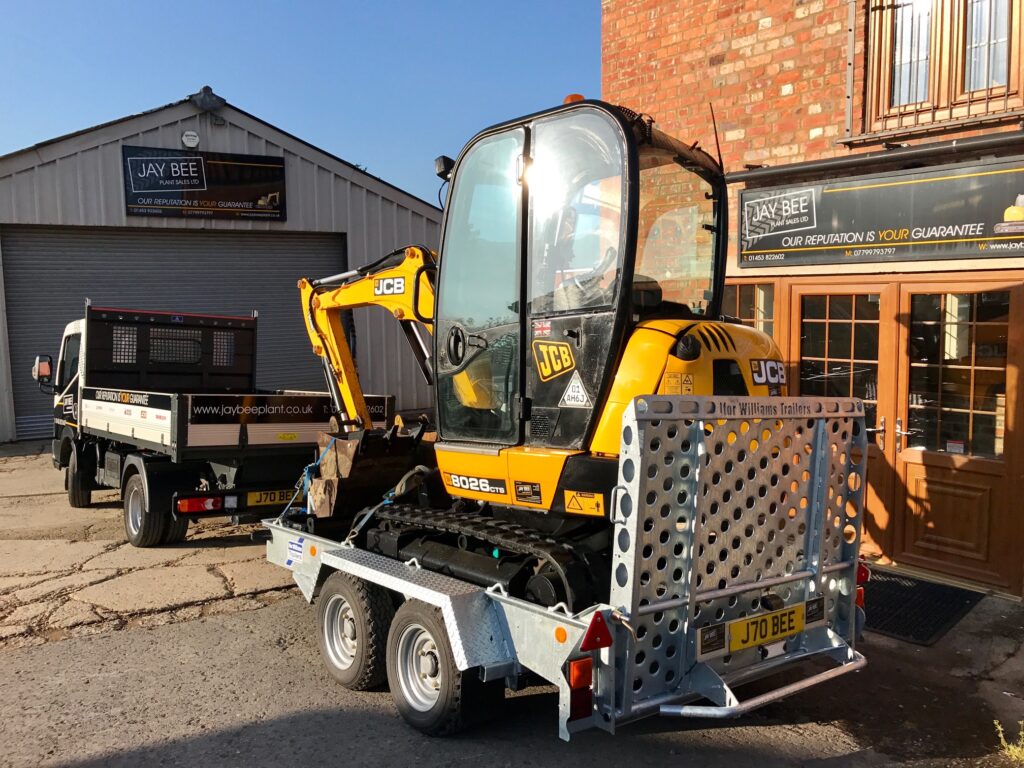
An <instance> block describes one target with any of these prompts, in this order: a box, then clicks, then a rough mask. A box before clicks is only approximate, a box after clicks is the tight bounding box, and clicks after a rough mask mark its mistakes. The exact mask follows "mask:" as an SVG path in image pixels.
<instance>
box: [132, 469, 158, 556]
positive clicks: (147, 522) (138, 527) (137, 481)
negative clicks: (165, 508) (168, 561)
mask: <svg viewBox="0 0 1024 768" xmlns="http://www.w3.org/2000/svg"><path fill="white" fill-rule="evenodd" d="M166 528H167V520H166V518H165V517H164V516H163V515H157V514H154V513H153V512H151V511H150V509H149V505H148V504H147V503H146V484H145V483H144V482H143V480H142V476H141V475H132V476H131V477H130V478H128V482H127V483H125V486H124V532H125V533H126V534H127V536H128V541H129V542H131V544H132V545H133V546H136V547H152V546H155V545H156V544H159V543H160V541H161V539H163V536H164V530H165V529H166Z"/></svg>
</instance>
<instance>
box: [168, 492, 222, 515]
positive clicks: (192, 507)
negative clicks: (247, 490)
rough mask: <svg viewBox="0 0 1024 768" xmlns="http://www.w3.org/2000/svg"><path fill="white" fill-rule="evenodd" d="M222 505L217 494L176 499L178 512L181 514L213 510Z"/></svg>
mask: <svg viewBox="0 0 1024 768" xmlns="http://www.w3.org/2000/svg"><path fill="white" fill-rule="evenodd" d="M223 506H224V502H223V501H222V500H221V498H220V497H219V496H199V497H193V498H190V499H178V512H181V513H183V514H186V515H188V514H196V513H200V512H215V511H217V510H219V509H221V508H222V507H223Z"/></svg>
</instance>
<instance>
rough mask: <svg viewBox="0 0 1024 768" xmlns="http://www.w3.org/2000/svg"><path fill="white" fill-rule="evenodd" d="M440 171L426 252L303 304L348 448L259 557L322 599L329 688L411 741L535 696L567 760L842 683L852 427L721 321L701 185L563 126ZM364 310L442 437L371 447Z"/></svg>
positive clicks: (572, 110) (631, 144)
mask: <svg viewBox="0 0 1024 768" xmlns="http://www.w3.org/2000/svg"><path fill="white" fill-rule="evenodd" d="M436 167H437V171H438V175H439V176H441V178H442V179H444V180H445V181H447V182H449V191H448V198H447V205H446V209H445V213H444V221H443V226H442V237H441V246H440V250H439V253H438V254H436V255H435V254H434V253H433V252H432V251H431V250H430V249H429V248H426V247H422V246H411V247H408V248H404V249H400V250H398V251H395V252H394V253H391V254H389V255H388V256H386V257H384V258H383V259H381V260H380V261H378V262H376V263H374V264H370V265H368V266H366V267H363V268H360V269H356V270H352V271H350V272H346V273H343V274H340V275H333V276H330V277H326V278H321V279H303V280H301V281H300V282H299V289H300V294H301V302H302V310H303V313H304V315H305V318H306V325H307V330H308V333H309V337H310V341H311V343H312V345H313V349H314V351H315V353H316V354H317V355H318V356H319V357H320V358H321V360H322V362H323V366H324V370H325V373H326V378H327V382H328V385H329V388H330V390H331V394H332V398H333V401H334V405H335V410H336V424H335V426H336V427H337V431H336V432H335V433H334V434H333V435H331V436H330V437H329V438H325V442H324V444H323V445H324V448H325V451H324V453H323V454H322V456H321V459H320V461H319V462H318V465H317V466H316V467H315V468H313V469H312V470H310V471H309V472H307V480H309V481H311V483H312V486H313V489H312V490H315V489H316V487H317V486H318V484H319V485H322V484H323V483H325V482H332V483H334V484H335V487H334V489H333V491H332V492H331V493H330V494H323V493H311V494H310V499H311V503H310V504H308V505H307V506H306V507H303V508H294V507H293V508H290V509H289V510H287V511H286V512H285V514H284V515H283V516H282V517H281V518H280V519H279V520H277V521H275V522H268V524H267V526H268V528H269V529H270V541H269V543H268V552H269V557H270V559H271V560H272V561H274V562H277V563H279V564H281V565H284V566H286V567H289V568H291V569H292V570H293V572H294V576H295V579H296V581H297V582H298V584H299V585H300V587H302V589H303V592H304V593H305V594H306V596H307V598H310V599H314V598H315V599H316V600H317V602H318V604H319V610H318V618H319V638H320V645H321V650H322V652H323V656H324V659H325V661H326V662H327V665H328V668H329V669H330V670H331V672H332V674H333V675H334V676H335V677H336V678H337V679H338V680H340V681H341V682H342V683H343V684H345V685H347V686H348V687H351V688H356V689H361V688H367V687H371V686H374V685H377V684H379V683H381V682H382V681H383V678H384V676H385V672H386V674H387V677H388V680H389V682H390V685H391V690H392V692H393V694H394V695H395V698H396V701H397V703H398V707H399V710H400V711H401V713H402V714H403V716H405V717H406V719H407V720H409V722H410V723H412V724H413V725H414V726H416V727H418V728H420V729H421V730H423V731H425V732H428V733H449V732H452V731H454V730H455V729H457V728H458V727H459V726H460V725H461V724H462V723H463V722H465V721H466V720H467V719H468V718H469V715H470V714H471V713H474V712H478V711H480V708H479V707H477V706H475V705H474V704H473V703H472V702H473V701H474V700H475V699H474V698H473V697H474V696H476V695H478V694H479V692H480V691H484V692H490V693H489V695H498V696H499V697H500V693H501V692H503V691H504V688H505V687H506V686H508V687H515V686H517V685H521V684H526V683H528V682H530V681H533V680H536V679H537V677H538V676H539V677H540V678H542V679H544V680H547V681H548V682H552V683H555V684H556V685H558V686H559V689H560V692H561V694H562V695H561V696H560V713H561V717H560V732H561V734H562V736H563V737H564V738H568V734H569V733H570V732H571V731H574V730H579V729H581V728H584V727H587V726H600V727H604V728H607V729H609V730H611V729H613V728H614V725H615V724H616V723H617V722H624V721H627V720H631V719H635V718H637V717H640V716H642V715H644V714H654V713H657V712H658V711H661V712H662V713H663V714H684V715H685V714H705V715H711V716H723V715H730V714H738V713H740V712H742V711H746V710H748V709H750V708H753V707H754V706H758V705H759V704H760V703H764V701H768V700H771V699H772V698H777V697H778V696H782V695H785V694H786V693H789V692H792V690H797V689H798V688H799V687H802V686H803V685H809V684H811V683H813V682H816V681H817V680H818V679H823V678H821V675H827V676H834V675H835V674H838V673H841V672H845V671H849V670H850V669H854V668H857V667H859V666H860V665H861V664H862V663H863V659H862V657H860V656H859V655H858V654H856V653H855V652H854V651H853V650H852V639H853V638H852V630H851V627H852V619H851V612H852V611H853V605H852V602H851V601H852V600H853V597H852V593H853V591H854V589H855V581H854V579H855V576H854V573H855V570H856V550H857V544H858V541H859V517H860V515H859V505H860V503H861V495H862V490H861V488H862V485H861V484H862V480H863V473H864V464H863V453H864V431H863V410H862V406H861V405H860V403H859V401H853V400H831V399H825V398H816V399H797V398H788V397H785V395H786V374H785V367H784V365H783V363H782V358H781V355H780V353H779V350H778V348H777V347H776V345H775V344H774V343H773V341H772V339H771V338H770V337H768V336H767V335H765V334H764V333H761V332H759V331H757V330H754V329H752V328H749V327H747V326H744V325H742V324H741V323H739V322H738V321H737V320H734V319H731V318H728V317H725V316H723V314H722V301H721V300H722V294H723V280H724V273H725V258H726V252H727V237H726V233H727V216H726V214H727V210H728V202H727V193H726V187H725V182H724V177H723V173H722V169H721V167H720V166H719V164H718V163H717V162H716V161H715V160H714V159H713V158H712V157H711V156H710V155H708V154H707V153H705V152H704V151H703V150H701V149H700V148H698V146H697V144H687V143H684V142H681V141H678V140H676V139H674V138H671V137H670V136H667V135H666V134H664V133H662V132H661V131H659V130H658V129H656V128H655V127H654V124H653V120H652V119H650V118H649V117H646V116H643V115H639V114H636V113H634V112H632V111H630V110H628V109H624V108H621V107H616V106H612V105H609V104H606V103H604V102H600V101H592V100H579V101H575V102H571V103H567V104H565V105H563V106H561V107H558V108H555V109H552V110H548V111H545V112H541V113H537V114H533V115H529V116H527V117H523V118H520V119H517V120H513V121H510V122H507V123H503V124H500V125H497V126H495V127H492V128H490V129H487V130H485V131H483V132H482V133H480V134H479V135H477V136H476V137H475V138H473V139H472V140H471V141H470V142H469V144H467V146H466V147H465V148H464V149H463V151H462V153H461V154H460V155H459V157H458V159H457V160H454V161H453V160H451V159H450V158H446V157H441V158H438V160H437V161H436ZM366 306H376V307H381V308H383V309H385V310H387V311H388V312H390V313H391V314H392V315H393V317H394V318H395V319H396V320H397V322H398V323H399V324H400V325H401V327H402V329H403V330H404V331H405V334H406V336H407V338H408V339H409V341H410V343H411V347H412V350H413V353H414V355H415V356H416V359H417V360H418V362H419V364H420V366H421V368H422V373H423V375H424V376H425V377H426V379H427V381H428V382H429V383H430V384H432V385H433V391H434V394H435V410H434V419H435V423H432V424H431V425H429V426H428V425H427V423H426V421H425V420H424V421H423V422H421V423H415V424H399V425H397V426H394V427H392V428H390V429H386V430H381V429H377V430H375V429H372V428H371V419H370V414H369V412H368V411H367V407H366V403H365V401H364V397H363V393H362V390H361V387H360V384H359V378H358V375H357V371H356V367H355V364H354V362H353V356H352V353H351V349H350V346H349V341H348V339H347V336H346V322H345V313H346V312H347V311H348V310H352V309H355V308H359V307H366ZM328 465H330V466H331V467H332V469H331V470H330V471H325V467H326V466H328ZM317 499H319V500H320V502H319V503H320V507H319V508H317V507H316V503H315V500H317ZM324 499H328V500H329V503H327V504H325V503H324V501H323V500H324ZM324 507H327V508H324ZM385 636H387V637H388V640H387V643H386V647H385V643H384V641H383V638H384V637H385ZM814 654H825V655H827V656H830V657H832V658H833V660H834V661H836V662H837V666H836V667H834V668H833V669H830V670H828V671H827V672H825V673H819V675H818V676H814V677H811V678H808V679H807V680H805V681H803V683H801V684H795V685H796V687H794V685H790V686H788V687H787V688H786V689H779V690H778V691H776V692H775V693H776V694H777V695H776V696H774V697H773V696H772V695H764V696H762V697H760V699H763V701H748V702H742V703H741V702H739V701H738V699H736V698H735V696H734V695H733V693H732V691H731V689H730V688H729V685H728V684H727V679H736V680H742V679H747V678H749V677H753V676H757V675H761V674H764V673H765V672H767V671H769V670H771V669H774V668H776V667H778V666H779V665H781V664H783V663H785V662H792V661H795V660H798V659H802V658H805V657H807V656H810V655H814ZM495 692H497V693H496V694H495ZM702 696H703V697H707V698H709V699H711V701H712V702H713V705H711V706H706V707H700V706H698V707H692V706H684V705H683V704H681V703H680V702H685V701H687V700H692V699H695V698H700V697H702ZM672 707H675V710H678V711H675V710H673V709H672Z"/></svg>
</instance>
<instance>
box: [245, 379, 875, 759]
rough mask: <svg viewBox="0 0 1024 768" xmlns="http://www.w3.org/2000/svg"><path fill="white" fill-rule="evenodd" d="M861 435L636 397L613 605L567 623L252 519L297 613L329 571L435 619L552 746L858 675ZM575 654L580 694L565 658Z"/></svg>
mask: <svg viewBox="0 0 1024 768" xmlns="http://www.w3.org/2000/svg"><path fill="white" fill-rule="evenodd" d="M866 437H867V435H866V432H865V428H864V408H863V405H862V403H861V402H860V401H859V400H856V399H840V398H739V397H685V396H648V397H642V398H637V399H636V400H635V401H634V402H633V404H632V407H631V408H629V409H627V412H626V414H625V415H624V417H623V424H622V441H621V452H620V458H619V485H618V486H617V487H616V489H615V493H614V496H613V502H614V503H613V505H612V507H613V511H612V514H613V516H614V517H613V520H612V522H613V524H614V527H615V531H614V553H613V569H612V584H611V591H610V601H609V602H610V604H609V605H595V606H592V607H591V608H588V609H587V610H585V611H582V612H580V613H577V614H576V615H569V614H568V612H566V611H564V610H562V609H560V608H559V607H558V606H556V607H555V608H545V607H542V606H539V605H536V604H534V603H530V602H526V601H524V600H521V599H517V598H513V597H510V596H508V595H506V594H503V593H502V591H501V590H500V589H496V588H490V589H484V588H481V587H479V586H476V585H473V584H469V583H466V582H464V581H460V580H457V579H453V578H450V577H448V576H444V575H440V574H437V573H432V572H429V571H426V570H424V569H422V568H420V567H419V564H418V563H416V562H415V561H410V562H409V563H401V562H398V561H396V560H392V559H389V558H386V557H383V556H381V555H377V554H374V553H370V552H366V551H362V550H359V549H356V548H354V547H352V546H351V545H346V544H343V543H340V542H337V541H332V540H329V539H326V538H323V537H318V536H311V535H307V534H303V533H300V532H297V531H295V530H293V529H292V528H289V527H287V526H285V525H283V524H281V523H280V522H278V521H267V522H266V523H265V525H266V526H267V527H268V528H269V529H270V531H271V534H272V538H271V540H270V541H269V542H268V544H267V547H268V558H269V559H270V560H271V561H272V562H274V563H277V564H279V565H282V566H285V567H288V568H290V569H291V570H292V571H293V574H294V578H295V581H296V583H297V584H298V585H299V587H300V589H301V590H302V592H303V594H304V595H305V596H306V598H307V599H309V600H312V599H313V598H314V597H315V595H316V593H317V590H318V589H319V585H321V584H322V583H323V581H324V579H325V578H326V577H327V575H329V574H330V573H331V572H334V571H341V572H344V573H348V574H351V575H352V576H355V577H357V578H360V579H365V580H366V581H367V582H370V583H373V584H378V585H380V586H382V587H384V588H386V589H389V590H392V591H394V592H397V593H400V594H401V595H403V596H405V597H406V598H412V599H418V600H421V601H423V602H426V603H428V604H430V605H434V606H437V607H439V608H440V609H441V610H442V615H443V618H444V624H445V629H446V631H447V633H448V639H449V642H450V644H451V648H452V652H453V655H454V660H455V664H456V666H457V667H458V669H459V670H462V671H465V670H475V671H476V673H478V674H479V675H480V677H481V678H482V679H483V680H499V679H503V678H504V679H505V680H507V681H508V682H509V683H511V682H512V681H514V680H515V679H516V678H517V677H518V675H519V674H520V673H521V672H522V671H524V670H529V671H531V672H533V673H535V674H537V675H539V676H540V677H542V678H544V679H545V680H547V681H549V682H550V683H552V684H554V685H556V686H558V689H559V734H560V736H561V737H562V738H563V739H566V740H568V739H569V736H570V734H571V733H574V732H577V731H580V730H584V729H586V728H591V727H599V728H603V729H605V730H608V731H614V730H615V727H616V725H618V724H621V723H625V722H628V721H631V720H635V719H638V718H641V717H644V716H648V715H654V714H662V715H676V716H687V717H733V716H737V715H741V714H744V713H746V712H749V711H751V710H753V709H755V708H757V707H760V706H762V705H764V704H766V703H768V702H770V701H775V700H777V699H780V698H782V697H784V696H787V695H789V694H792V693H795V692H797V691H800V690H803V689H805V688H808V687H810V686H812V685H815V684H817V683H820V682H824V681H825V680H828V679H831V678H833V677H837V676H839V675H842V674H845V673H846V672H850V671H853V670H856V669H859V668H861V667H862V666H864V664H865V663H866V662H865V660H864V658H863V656H861V655H860V654H859V653H857V652H856V651H855V650H854V647H853V646H854V634H855V626H854V625H855V597H856V583H855V582H856V569H857V559H858V550H859V546H860V536H861V520H862V510H863V500H864V488H865V482H866V478H865V471H866V456H867V440H866ZM814 657H817V658H822V659H826V660H829V661H831V662H832V665H831V666H830V667H829V668H827V669H826V670H824V671H816V672H813V673H812V674H810V675H809V676H807V677H804V678H803V679H801V680H799V681H798V682H795V683H790V684H788V685H784V686H782V687H780V688H776V689H774V690H770V691H768V692H767V693H763V694H761V695H759V696H756V697H754V698H750V699H747V700H745V701H740V700H739V698H738V697H737V696H736V694H735V693H734V692H733V687H734V686H736V685H738V684H740V683H743V682H747V681H749V680H752V679H755V678H759V677H763V676H764V675H766V674H768V673H771V672H774V671H777V670H779V669H780V668H782V667H785V666H791V665H793V664H795V663H797V662H800V661H803V660H806V659H810V658H814ZM588 658H589V660H590V663H591V664H592V677H591V678H590V679H589V681H588V682H589V685H588V686H584V689H583V690H582V691H581V689H580V686H579V685H578V683H576V684H572V683H571V681H570V677H571V676H570V673H569V669H570V662H573V663H575V662H579V661H580V660H583V661H586V660H587V659H588ZM574 685H575V687H574ZM702 699H707V700H708V701H709V702H710V703H705V704H695V703H694V702H697V701H700V700H702Z"/></svg>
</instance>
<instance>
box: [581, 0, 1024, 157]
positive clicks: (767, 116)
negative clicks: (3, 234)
mask: <svg viewBox="0 0 1024 768" xmlns="http://www.w3.org/2000/svg"><path fill="white" fill-rule="evenodd" d="M601 5H602V41H603V42H602V78H601V87H602V98H604V99H605V100H606V101H610V102H612V103H618V104H622V105H623V106H627V107H629V108H631V109H633V110H637V111H641V112H646V113H648V114H650V115H652V116H653V117H654V118H655V120H656V121H657V124H658V126H659V127H660V128H662V130H666V131H667V132H669V133H671V134H674V135H676V136H678V137H679V138H681V139H686V140H691V141H692V140H700V142H701V144H702V145H703V146H704V148H705V149H707V150H708V151H710V152H711V153H712V154H714V142H715V139H714V134H713V131H712V128H711V118H710V113H709V110H708V102H709V101H711V102H713V103H714V106H715V114H716V117H717V118H718V128H719V134H720V136H721V140H722V154H723V157H724V160H725V166H726V169H727V170H729V171H738V170H742V169H743V166H744V164H746V163H751V164H765V165H782V164H786V163H793V162H798V161H801V160H813V159H820V158H826V157H833V156H837V155H846V154H849V153H850V152H852V151H868V150H878V149H880V145H879V143H875V144H869V145H866V146H861V147H858V148H857V149H853V150H851V149H847V148H846V147H845V146H842V145H837V144H836V143H835V142H836V139H838V138H840V137H842V136H843V133H844V128H845V114H846V91H847V87H846V62H847V59H846V56H847V46H848V36H847V23H848V7H849V6H848V4H847V2H846V0H718V2H715V1H714V0H712V1H711V2H707V3H699V2H690V1H689V0H672V1H671V2H669V1H668V0H602V4H601ZM856 8H857V11H856V23H855V26H854V29H855V44H854V73H855V75H854V76H855V85H854V89H853V92H854V99H853V114H854V123H853V126H854V132H855V133H859V132H860V131H861V130H862V127H863V114H862V111H863V101H864V82H865V78H864V72H865V50H864V46H865V42H864V41H865V33H866V30H865V14H866V4H865V2H864V0H857V1H856ZM1013 129H1016V124H1014V123H1011V124H1009V125H1005V126H1002V127H1001V128H991V127H990V128H986V129H985V130H986V131H989V132H990V131H993V130H1013ZM978 132H979V131H974V132H969V131H960V132H957V133H953V132H947V133H939V134H935V133H933V134H931V135H929V136H927V137H917V138H909V139H903V138H901V139H900V141H907V142H909V143H917V142H919V141H936V140H943V139H950V138H956V137H961V136H967V135H972V133H978Z"/></svg>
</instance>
